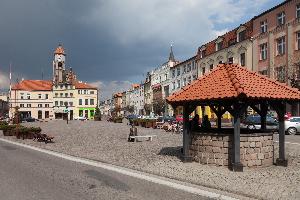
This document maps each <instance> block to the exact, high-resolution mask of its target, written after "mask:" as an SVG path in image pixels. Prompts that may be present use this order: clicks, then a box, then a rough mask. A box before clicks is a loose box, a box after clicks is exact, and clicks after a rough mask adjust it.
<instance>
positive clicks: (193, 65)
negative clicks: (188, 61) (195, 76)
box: [192, 61, 196, 70]
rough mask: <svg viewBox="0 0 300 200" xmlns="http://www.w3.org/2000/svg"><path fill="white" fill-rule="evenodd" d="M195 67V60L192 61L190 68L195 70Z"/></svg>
mask: <svg viewBox="0 0 300 200" xmlns="http://www.w3.org/2000/svg"><path fill="white" fill-rule="evenodd" d="M195 69H196V63H195V61H193V62H192V70H195Z"/></svg>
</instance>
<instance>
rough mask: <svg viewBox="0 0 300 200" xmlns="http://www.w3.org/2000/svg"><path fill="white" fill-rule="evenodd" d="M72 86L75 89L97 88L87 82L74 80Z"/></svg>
mask: <svg viewBox="0 0 300 200" xmlns="http://www.w3.org/2000/svg"><path fill="white" fill-rule="evenodd" d="M74 86H75V88H76V89H95V90H96V89H97V87H94V86H91V85H89V84H87V83H82V82H75V83H74Z"/></svg>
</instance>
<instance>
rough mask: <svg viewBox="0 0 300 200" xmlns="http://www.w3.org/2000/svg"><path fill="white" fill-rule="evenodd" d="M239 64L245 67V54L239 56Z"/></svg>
mask: <svg viewBox="0 0 300 200" xmlns="http://www.w3.org/2000/svg"><path fill="white" fill-rule="evenodd" d="M240 64H241V66H243V67H244V66H245V65H246V54H245V53H241V54H240Z"/></svg>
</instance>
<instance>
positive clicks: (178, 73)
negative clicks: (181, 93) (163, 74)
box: [177, 67, 180, 76]
mask: <svg viewBox="0 0 300 200" xmlns="http://www.w3.org/2000/svg"><path fill="white" fill-rule="evenodd" d="M179 75H180V68H179V67H178V68H177V76H179Z"/></svg>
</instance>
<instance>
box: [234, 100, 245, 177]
mask: <svg viewBox="0 0 300 200" xmlns="http://www.w3.org/2000/svg"><path fill="white" fill-rule="evenodd" d="M241 108H242V106H241V105H240V104H238V103H235V104H234V107H233V114H234V135H233V162H232V170H233V171H235V172H242V171H243V164H242V163H241V159H240V130H241V129H240V123H241V113H242V111H243V110H244V109H241Z"/></svg>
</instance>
